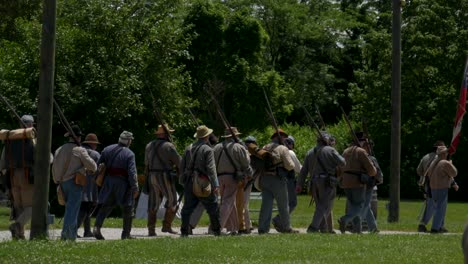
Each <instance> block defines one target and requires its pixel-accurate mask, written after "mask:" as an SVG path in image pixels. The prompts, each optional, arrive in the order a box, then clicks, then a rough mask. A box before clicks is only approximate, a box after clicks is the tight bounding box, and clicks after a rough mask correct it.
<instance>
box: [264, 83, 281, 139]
mask: <svg viewBox="0 0 468 264" xmlns="http://www.w3.org/2000/svg"><path fill="white" fill-rule="evenodd" d="M263 95H264V96H265V101H266V103H267V106H268V108H266V109H265V110H266V112H267V114H268V116H269V117H270V120H271V123H272V125H273V128H274V129H275V131H276V134H277V136H278V143H279V144H281V145H284V141H283V137H282V136H281V133H280V131H279V128H278V123H277V122H276V119H275V116H274V115H273V110H272V109H271V105H270V100H268V95H267V93H266V91H265V88H263Z"/></svg>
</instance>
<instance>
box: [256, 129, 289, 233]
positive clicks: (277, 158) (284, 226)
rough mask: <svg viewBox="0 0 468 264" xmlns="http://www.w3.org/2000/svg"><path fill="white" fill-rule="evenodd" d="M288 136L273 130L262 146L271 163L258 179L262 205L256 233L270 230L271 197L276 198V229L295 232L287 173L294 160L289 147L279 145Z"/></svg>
mask: <svg viewBox="0 0 468 264" xmlns="http://www.w3.org/2000/svg"><path fill="white" fill-rule="evenodd" d="M287 137H288V134H287V133H286V132H284V131H283V130H282V129H279V130H278V131H275V132H274V133H273V134H272V135H271V139H272V141H271V142H270V143H268V144H267V145H266V146H264V147H263V149H264V150H266V151H268V152H270V153H271V156H272V158H271V165H270V167H269V168H266V169H265V172H264V175H263V176H262V178H261V179H260V185H261V188H262V205H261V208H260V215H259V219H258V233H259V234H265V233H268V232H269V231H270V222H271V214H272V209H273V199H275V200H276V204H277V206H278V212H279V216H280V217H279V220H278V226H277V229H278V231H279V232H282V233H296V232H297V231H296V230H293V229H292V228H291V222H290V218H289V205H288V191H287V179H286V177H287V174H288V171H290V170H293V169H294V162H293V160H292V159H291V155H290V154H289V149H288V148H287V147H286V146H283V145H281V144H280V143H281V142H284V140H285V139H286V138H287Z"/></svg>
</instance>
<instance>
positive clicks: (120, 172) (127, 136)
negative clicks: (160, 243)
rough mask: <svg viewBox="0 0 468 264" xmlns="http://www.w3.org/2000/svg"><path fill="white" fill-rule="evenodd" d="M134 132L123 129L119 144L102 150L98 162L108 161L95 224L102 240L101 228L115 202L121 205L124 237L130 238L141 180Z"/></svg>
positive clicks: (96, 232)
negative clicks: (133, 144) (132, 145)
mask: <svg viewBox="0 0 468 264" xmlns="http://www.w3.org/2000/svg"><path fill="white" fill-rule="evenodd" d="M132 140H133V134H132V133H131V132H128V131H123V132H122V133H121V134H120V137H119V143H118V144H113V145H110V146H107V147H106V148H104V150H103V151H102V153H101V157H100V158H99V161H98V164H101V163H105V165H106V168H107V169H106V177H105V179H104V184H103V185H102V189H101V192H100V193H99V197H98V203H99V204H102V207H101V209H100V210H99V213H98V215H97V216H96V222H95V224H94V230H93V232H94V237H95V238H96V239H98V240H103V239H104V236H103V235H102V234H101V227H102V224H103V223H104V220H105V219H106V217H107V216H108V215H109V214H110V213H111V212H112V209H114V207H115V206H116V205H119V206H120V207H121V208H122V212H123V216H122V218H123V230H122V236H121V238H122V239H131V238H133V237H131V236H130V231H131V229H132V220H133V206H134V203H135V199H136V197H137V196H138V180H137V170H136V165H135V154H134V153H133V151H131V150H130V148H129V147H130V145H131V144H132Z"/></svg>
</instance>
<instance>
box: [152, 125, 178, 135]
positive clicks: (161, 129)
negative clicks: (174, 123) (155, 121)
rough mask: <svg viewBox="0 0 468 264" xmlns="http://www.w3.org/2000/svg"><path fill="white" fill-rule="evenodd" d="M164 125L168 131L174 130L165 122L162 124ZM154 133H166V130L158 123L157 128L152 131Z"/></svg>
mask: <svg viewBox="0 0 468 264" xmlns="http://www.w3.org/2000/svg"><path fill="white" fill-rule="evenodd" d="M164 126H165V127H166V128H167V131H169V133H172V132H174V131H175V130H174V129H172V128H170V127H169V126H168V125H167V124H164ZM154 134H155V135H161V134H166V131H164V128H163V126H162V125H159V126H158V129H157V130H156V131H154Z"/></svg>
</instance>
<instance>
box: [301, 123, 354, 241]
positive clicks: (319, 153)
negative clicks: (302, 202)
mask: <svg viewBox="0 0 468 264" xmlns="http://www.w3.org/2000/svg"><path fill="white" fill-rule="evenodd" d="M320 133H321V136H319V137H317V146H316V147H314V148H313V149H311V150H309V152H308V153H307V155H306V157H305V159H304V164H303V167H302V169H301V172H300V174H299V179H298V183H297V188H296V190H297V192H301V191H302V186H303V184H304V182H305V179H306V178H307V176H308V175H310V176H311V180H310V183H309V184H310V186H309V187H310V189H311V192H312V196H313V199H314V200H315V213H314V216H313V218H312V223H311V224H310V225H309V227H308V228H307V233H315V232H319V231H320V232H322V233H333V232H332V231H333V228H332V226H333V223H330V222H329V221H330V220H329V217H330V214H331V211H332V209H333V202H334V199H335V197H336V185H337V178H336V168H337V167H338V166H344V165H346V161H345V159H344V158H343V157H342V156H341V155H340V154H338V152H337V151H336V150H335V148H333V147H332V146H330V139H331V136H330V134H328V133H322V132H320Z"/></svg>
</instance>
